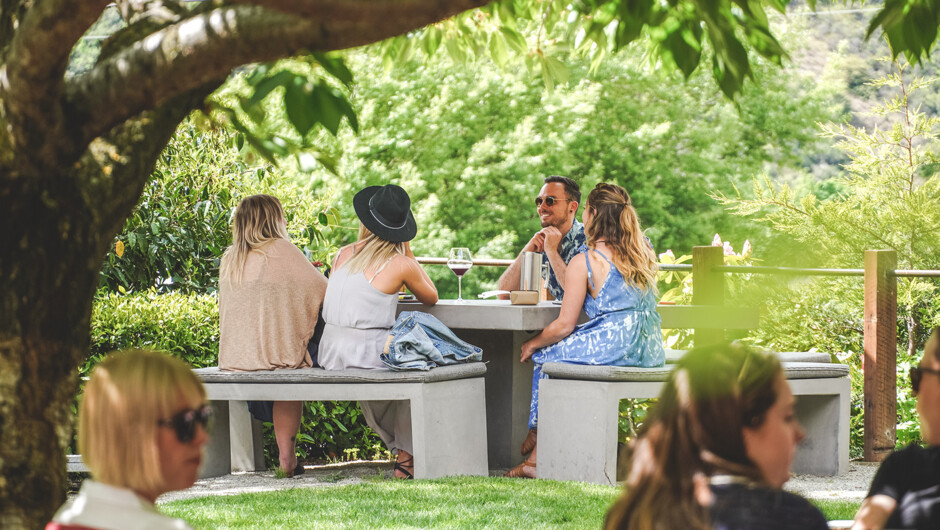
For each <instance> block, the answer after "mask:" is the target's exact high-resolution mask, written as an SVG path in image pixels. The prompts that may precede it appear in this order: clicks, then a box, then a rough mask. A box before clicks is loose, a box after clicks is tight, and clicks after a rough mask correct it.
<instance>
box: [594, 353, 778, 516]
mask: <svg viewBox="0 0 940 530" xmlns="http://www.w3.org/2000/svg"><path fill="white" fill-rule="evenodd" d="M781 375H782V368H781V366H780V362H779V361H778V360H777V358H776V357H775V356H774V355H773V354H770V353H762V352H757V351H754V350H750V349H748V348H746V347H743V346H739V345H734V344H722V345H717V346H711V347H704V348H696V349H694V350H692V351H690V352H689V353H688V354H686V355H685V356H684V357H683V358H682V359H681V360H680V361H679V362H678V363H677V365H676V368H675V370H674V371H673V372H672V374H671V375H670V377H669V379H668V380H667V381H666V385H665V386H664V387H663V390H662V393H661V394H660V396H659V403H658V404H657V405H656V407H655V408H654V410H653V412H652V414H651V418H650V419H649V421H648V422H647V423H646V424H645V425H644V428H643V430H642V432H641V434H640V436H639V437H638V439H637V441H636V443H635V445H634V446H633V449H632V454H630V455H629V456H630V458H629V461H628V462H629V463H628V468H629V474H628V476H627V480H626V482H625V483H624V494H623V496H621V497H620V499H619V500H618V501H617V502H616V503H615V504H614V505H613V506H612V507H611V509H610V511H609V512H608V513H607V520H606V521H605V525H604V526H605V528H606V529H608V530H611V529H619V530H623V529H630V530H652V529H657V530H658V529H672V528H702V529H704V528H711V525H710V524H709V518H708V511H707V508H706V507H704V506H702V505H701V504H699V502H697V501H696V498H695V481H696V478H697V477H710V476H712V475H716V474H730V475H738V476H743V477H746V478H749V479H751V480H753V481H755V482H761V481H762V480H763V479H762V478H761V477H762V475H761V473H760V470H759V469H758V468H757V466H756V465H755V464H754V463H753V462H752V461H751V460H750V459H749V458H748V456H747V449H746V447H745V445H744V434H743V430H744V428H745V427H748V428H752V429H754V428H757V427H760V426H761V424H763V422H764V419H765V417H766V413H767V411H768V409H770V408H771V407H772V406H773V404H774V402H775V401H776V399H777V388H776V385H775V383H776V381H777V379H778V378H779V377H781Z"/></svg>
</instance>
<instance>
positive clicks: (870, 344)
mask: <svg viewBox="0 0 940 530" xmlns="http://www.w3.org/2000/svg"><path fill="white" fill-rule="evenodd" d="M418 261H419V262H420V263H423V264H427V265H446V264H447V259H446V258H427V257H421V258H418ZM512 261H513V260H508V259H475V260H473V264H474V265H479V266H484V267H507V266H509V265H510V264H511V263H512ZM864 265H865V266H864V268H863V269H813V268H796V267H766V266H741V265H725V264H724V250H723V249H722V247H715V246H702V247H694V248H693V249H692V264H691V265H686V264H678V265H677V264H662V265H660V270H665V271H691V272H692V282H693V283H692V303H693V304H694V305H711V306H723V305H724V302H725V294H724V293H725V277H724V275H725V274H742V273H746V274H785V275H797V276H849V277H851V276H857V277H862V278H864V292H865V303H864V316H863V319H864V340H863V350H864V357H863V361H862V362H863V366H864V372H865V382H864V385H865V395H864V401H863V403H864V414H865V418H864V458H865V460H866V461H869V462H877V461H881V460H883V459H884V458H885V457H886V456H887V455H889V454H890V453H891V452H892V451H893V450H894V447H895V445H896V444H897V433H896V427H897V379H896V378H897V375H896V372H897V351H898V344H897V321H898V296H897V279H898V278H940V270H903V269H895V267H896V266H897V252H896V251H894V250H866V251H865V255H864ZM694 333H695V343H696V344H697V345H703V344H713V343H715V342H720V341H722V340H724V336H725V332H724V330H723V329H714V328H696V329H695V331H694Z"/></svg>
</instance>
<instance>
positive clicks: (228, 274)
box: [219, 195, 290, 285]
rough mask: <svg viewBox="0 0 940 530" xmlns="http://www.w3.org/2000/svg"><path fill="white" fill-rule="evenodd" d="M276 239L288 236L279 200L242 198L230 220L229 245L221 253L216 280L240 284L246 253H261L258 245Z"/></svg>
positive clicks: (288, 237)
mask: <svg viewBox="0 0 940 530" xmlns="http://www.w3.org/2000/svg"><path fill="white" fill-rule="evenodd" d="M276 239H290V236H288V235H287V228H286V227H285V226H284V208H283V207H281V201H279V200H277V197H272V196H270V195H252V196H250V197H245V198H244V199H242V200H241V202H239V203H238V208H236V209H235V220H234V221H233V222H232V245H231V246H230V247H228V248H227V249H225V254H222V264H221V266H220V267H219V280H220V281H223V282H225V281H227V282H231V283H232V284H233V285H238V284H240V283H241V282H242V274H243V273H244V272H245V262H246V261H247V260H248V254H250V253H251V252H259V253H261V254H262V255H264V251H262V250H261V247H263V246H264V245H265V244H267V243H269V242H271V241H274V240H276Z"/></svg>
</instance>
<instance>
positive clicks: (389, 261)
mask: <svg viewBox="0 0 940 530" xmlns="http://www.w3.org/2000/svg"><path fill="white" fill-rule="evenodd" d="M393 259H395V256H392V257H390V258H388V259H387V260H385V263H383V264H382V266H381V267H379V270H377V271H375V274H373V275H372V277H371V278H369V285H372V280H374V279H375V277H376V276H378V275H379V274H380V273H381V272H382V269H384V268H385V266H386V265H388V264H389V263H391V261H392V260H393Z"/></svg>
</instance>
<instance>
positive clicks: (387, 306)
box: [320, 184, 437, 478]
mask: <svg viewBox="0 0 940 530" xmlns="http://www.w3.org/2000/svg"><path fill="white" fill-rule="evenodd" d="M353 206H354V208H355V210H356V216H357V217H358V218H359V222H360V225H359V240H358V241H356V242H355V243H353V244H351V245H347V246H345V247H343V248H342V249H340V251H339V252H338V253H337V254H336V258H335V259H334V260H333V269H332V270H333V273H332V275H331V277H330V284H329V286H328V287H327V290H326V299H325V300H324V302H323V319H324V320H325V321H326V326H325V327H324V329H323V339H322V340H321V342H320V364H321V366H323V368H325V369H327V370H345V369H347V368H367V369H385V368H386V366H385V365H384V364H383V363H382V361H381V359H380V355H381V354H382V353H383V352H384V351H386V349H387V347H388V344H389V342H390V341H391V336H390V334H389V332H390V331H391V329H392V326H394V324H395V312H396V309H397V307H398V291H399V288H401V286H402V285H403V284H404V286H405V287H407V288H408V290H410V291H411V292H412V293H413V294H414V295H415V297H416V298H417V299H418V301H419V302H422V303H424V304H425V305H434V304H436V303H437V288H436V287H434V283H432V282H431V278H430V277H428V275H427V273H426V272H424V269H422V268H421V265H420V264H419V263H418V261H417V260H416V259H415V256H414V253H413V252H412V251H411V245H410V244H409V241H411V240H412V239H414V237H415V235H416V234H417V230H418V229H417V224H416V223H415V219H414V216H413V215H412V213H411V199H410V197H408V193H407V192H406V191H405V190H404V189H402V188H401V187H399V186H396V185H394V184H388V185H386V186H371V187H368V188H365V189H363V190H361V191H360V192H359V193H357V194H356V196H355V197H354V199H353ZM359 405H360V406H361V407H362V412H363V415H364V416H365V419H366V423H368V424H369V426H370V427H372V429H373V430H375V431H376V433H378V435H379V436H380V437H381V438H382V440H383V441H384V442H385V444H386V445H387V446H388V448H389V450H390V451H392V452H393V453H395V454H396V455H397V463H396V465H395V473H396V476H397V477H398V478H411V477H412V475H413V472H414V471H413V470H414V464H413V458H412V455H413V454H414V447H413V444H412V439H411V408H410V404H409V403H408V402H407V401H363V402H360V403H359Z"/></svg>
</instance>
